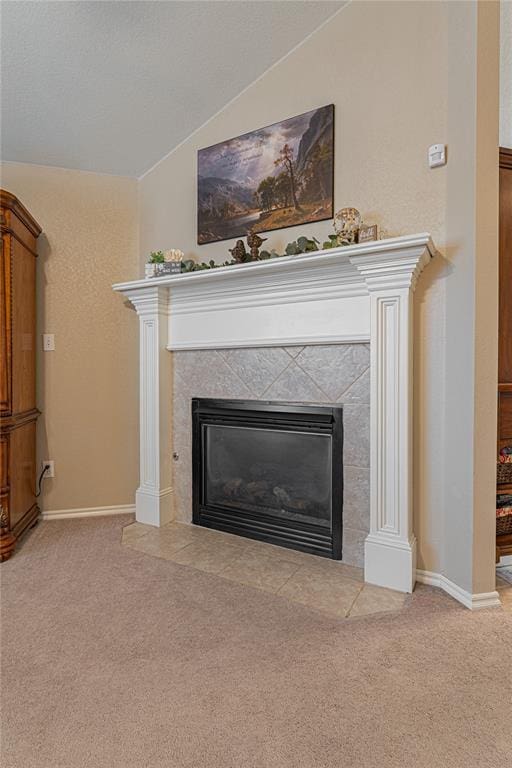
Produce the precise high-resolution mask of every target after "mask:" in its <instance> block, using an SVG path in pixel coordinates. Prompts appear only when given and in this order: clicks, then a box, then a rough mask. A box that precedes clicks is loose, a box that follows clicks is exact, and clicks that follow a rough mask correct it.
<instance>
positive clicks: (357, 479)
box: [173, 344, 370, 565]
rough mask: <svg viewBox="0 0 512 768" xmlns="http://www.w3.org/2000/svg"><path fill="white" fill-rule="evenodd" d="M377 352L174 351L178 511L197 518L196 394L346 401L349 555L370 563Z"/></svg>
mask: <svg viewBox="0 0 512 768" xmlns="http://www.w3.org/2000/svg"><path fill="white" fill-rule="evenodd" d="M369 355H370V351H369V346H368V345H367V344H340V345H335V344H330V345H327V346H306V347H262V348H254V349H223V350H204V351H198V352H195V351H193V352H174V353H173V363H174V392H173V409H174V419H173V450H174V451H176V452H177V453H178V454H179V460H178V462H176V463H175V465H174V482H173V487H174V493H175V496H174V503H175V515H176V519H178V520H183V521H186V522H190V520H191V519H192V498H191V485H192V462H191V456H192V454H191V451H192V442H191V437H192V422H191V412H190V403H191V399H192V398H193V397H222V398H235V399H236V398H238V399H247V400H287V401H293V402H298V403H312V402H313V403H343V427H344V448H343V461H344V486H345V487H344V509H343V515H344V528H343V560H344V561H345V562H347V563H349V564H351V565H362V564H363V544H364V539H365V538H366V535H367V533H368V530H369V525H370V495H369V479H370V478H369V474H370V471H369V466H370V445H369V440H370V425H369V417H370V406H369V402H370V376H369V373H370V370H369V365H370V358H369Z"/></svg>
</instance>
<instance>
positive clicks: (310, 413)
mask: <svg viewBox="0 0 512 768" xmlns="http://www.w3.org/2000/svg"><path fill="white" fill-rule="evenodd" d="M209 424H221V425H222V426H238V427H258V428H259V429H276V426H282V427H284V428H286V430H287V431H298V432H305V431H310V432H311V433H313V434H322V435H325V434H327V435H330V436H331V441H332V442H331V445H332V476H331V499H332V515H331V528H330V530H328V529H326V528H325V527H323V526H320V525H313V524H308V523H304V522H300V523H297V522H296V521H291V520H284V519H277V518H275V517H272V516H270V515H265V514H263V513H252V512H248V511H246V510H234V509H231V508H229V507H224V506H220V505H212V504H209V505H205V504H204V503H203V500H204V489H205V469H206V468H205V466H204V462H203V456H204V454H205V450H204V448H205V444H206V439H207V438H206V435H207V430H206V429H205V427H206V426H207V425H209ZM192 431H193V440H192V521H193V523H195V524H196V525H201V526H204V527H206V528H215V529H217V530H222V531H226V532H228V533H234V534H236V535H238V536H245V537H247V538H251V539H258V540H260V541H267V542H270V543H272V544H278V545H279V546H282V547H288V548H290V549H298V550H301V551H303V552H310V553H312V554H315V555H320V556H322V557H329V558H332V559H333V560H341V557H342V540H343V408H342V407H341V406H337V405H336V406H331V405H325V406H324V405H298V404H296V403H276V402H272V401H259V400H258V401H256V400H255V401H253V400H218V399H216V400H213V399H204V398H193V399H192Z"/></svg>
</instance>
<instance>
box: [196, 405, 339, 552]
mask: <svg viewBox="0 0 512 768" xmlns="http://www.w3.org/2000/svg"><path fill="white" fill-rule="evenodd" d="M342 415H343V414H342V408H341V407H340V406H332V407H331V406H320V405H297V404H295V403H276V402H263V401H248V400H211V399H199V398H195V399H193V400H192V429H193V443H192V454H193V456H192V461H193V522H194V523H195V524H196V525H202V526H206V527H208V528H216V529H219V530H222V531H228V532H229V533H234V534H237V535H239V536H246V537H248V538H253V539H260V540H262V541H267V542H271V543H273V544H279V545H280V546H283V547H289V548H292V549H298V550H302V551H304V552H311V553H313V554H317V555H321V556H323V557H330V558H333V559H336V560H340V559H341V555H342V507H343V420H342Z"/></svg>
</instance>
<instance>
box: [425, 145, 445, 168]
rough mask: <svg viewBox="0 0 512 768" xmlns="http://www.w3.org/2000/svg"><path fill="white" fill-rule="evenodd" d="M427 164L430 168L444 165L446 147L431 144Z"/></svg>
mask: <svg viewBox="0 0 512 768" xmlns="http://www.w3.org/2000/svg"><path fill="white" fill-rule="evenodd" d="M428 164H429V166H430V167H431V168H437V166H438V165H446V147H445V145H444V144H432V146H431V147H429V148H428Z"/></svg>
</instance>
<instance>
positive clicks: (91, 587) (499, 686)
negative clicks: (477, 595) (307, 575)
mask: <svg viewBox="0 0 512 768" xmlns="http://www.w3.org/2000/svg"><path fill="white" fill-rule="evenodd" d="M128 522H130V520H129V518H127V517H110V518H109V517H105V518H96V519H85V520H68V521H59V522H53V521H52V522H42V523H40V524H39V525H38V526H37V528H35V529H34V531H33V532H32V533H31V534H30V535H29V537H28V538H27V540H26V541H25V542H24V544H23V546H22V547H21V548H20V551H19V552H18V553H17V554H16V556H15V557H14V558H13V559H12V560H10V561H8V562H6V563H4V564H2V566H1V571H0V576H1V580H2V613H1V623H2V670H1V682H2V694H1V704H2V731H1V764H2V766H3V768H84V767H85V766H87V767H91V768H146V767H147V768H402V766H403V767H404V768H405V767H406V766H407V768H459V767H460V768H498V767H499V768H504V766H505V765H508V764H510V754H511V747H512V716H511V706H510V703H511V677H510V674H511V673H510V666H511V665H510V659H511V654H512V615H511V614H510V613H505V612H504V611H502V610H501V609H499V608H498V609H490V610H485V611H479V612H475V613H471V612H469V611H467V610H466V609H464V608H462V607H461V606H459V605H458V604H457V603H456V602H455V601H453V600H452V599H451V598H449V597H448V596H446V595H444V594H443V593H441V592H439V591H437V590H434V589H431V588H428V587H420V588H418V589H417V591H416V592H415V594H414V596H413V598H412V599H411V600H410V601H409V602H408V604H407V607H406V608H405V609H404V610H402V611H400V612H397V613H383V614H376V615H373V616H366V617H361V618H353V619H352V618H348V619H336V618H332V617H328V616H325V615H324V614H322V613H320V612H317V611H315V610H314V609H312V608H308V607H307V606H302V605H298V604H295V603H292V602H290V601H288V600H286V599H284V598H282V597H279V595H274V594H269V593H266V592H263V591H261V590H256V589H253V588H252V587H248V586H244V585H241V584H237V583H235V582H230V581H228V580H226V579H222V578H219V577H218V576H215V575H211V574H208V573H204V572H201V571H198V570H197V569H194V568H190V567H189V566H186V565H180V564H178V563H175V562H172V561H166V560H162V559H158V558H155V557H149V556H147V555H145V554H144V553H142V552H138V551H136V550H132V549H129V548H127V547H122V546H121V528H122V526H123V525H126V524H127V523H128Z"/></svg>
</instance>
